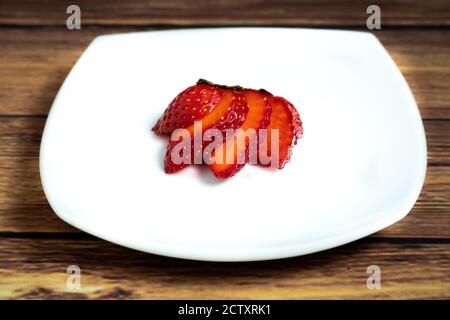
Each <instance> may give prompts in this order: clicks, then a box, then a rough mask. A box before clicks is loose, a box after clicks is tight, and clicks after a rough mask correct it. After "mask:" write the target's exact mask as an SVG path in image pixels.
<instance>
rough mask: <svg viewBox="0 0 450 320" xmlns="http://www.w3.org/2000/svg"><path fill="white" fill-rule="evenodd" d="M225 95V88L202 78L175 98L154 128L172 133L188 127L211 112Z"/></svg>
mask: <svg viewBox="0 0 450 320" xmlns="http://www.w3.org/2000/svg"><path fill="white" fill-rule="evenodd" d="M223 95H224V88H222V87H220V86H217V85H213V84H212V83H209V82H207V81H205V80H202V79H200V80H199V81H198V82H197V84H196V85H194V86H191V87H189V88H187V89H186V90H184V91H183V92H181V93H180V94H178V95H177V96H176V97H175V99H173V101H172V102H171V103H170V104H169V106H168V107H167V109H166V110H165V111H164V114H163V115H162V116H161V117H160V118H159V120H158V122H157V123H156V124H155V126H154V127H153V129H152V130H153V131H154V132H155V133H156V134H158V135H170V134H171V133H172V132H173V131H174V130H175V129H178V128H187V127H189V126H190V125H192V124H193V123H194V122H195V121H197V120H201V119H203V118H204V117H205V116H206V115H208V114H209V113H211V112H212V111H213V110H214V109H215V108H216V107H217V105H218V104H219V102H220V101H221V100H222V98H223Z"/></svg>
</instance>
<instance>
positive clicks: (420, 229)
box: [0, 118, 450, 238]
mask: <svg viewBox="0 0 450 320" xmlns="http://www.w3.org/2000/svg"><path fill="white" fill-rule="evenodd" d="M44 122H45V119H40V118H0V172H1V175H0V232H65V231H68V232H75V231H77V230H76V229H75V228H72V227H70V226H68V225H67V224H65V223H64V222H62V221H61V220H60V219H58V218H57V217H56V216H55V215H54V214H53V213H52V210H51V209H50V207H49V206H48V204H47V200H46V199H45V196H44V194H43V191H42V187H41V183H40V178H39V168H38V160H39V143H40V137H41V133H42V130H43V127H44ZM425 129H426V132H427V136H428V148H429V150H428V155H429V157H428V159H429V164H430V165H431V167H429V168H428V175H427V179H426V183H425V186H424V188H423V191H422V194H421V197H420V199H419V200H418V202H417V204H416V206H415V207H414V209H413V210H412V212H411V213H410V214H409V215H408V216H407V217H406V218H405V219H404V220H402V221H401V222H399V223H397V224H395V225H394V226H392V227H390V228H388V229H386V230H384V231H382V232H381V233H379V234H377V236H389V237H416V236H417V237H430V238H433V237H450V167H449V166H448V165H450V143H449V136H450V135H449V133H450V121H432V120H429V121H425ZM434 165H439V166H437V167H436V166H434ZM443 165H445V166H443Z"/></svg>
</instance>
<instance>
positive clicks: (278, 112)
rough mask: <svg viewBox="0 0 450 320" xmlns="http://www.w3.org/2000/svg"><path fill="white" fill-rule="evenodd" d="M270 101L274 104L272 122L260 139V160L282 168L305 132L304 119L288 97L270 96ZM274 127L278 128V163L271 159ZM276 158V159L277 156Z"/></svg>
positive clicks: (264, 164) (267, 164) (264, 163)
mask: <svg viewBox="0 0 450 320" xmlns="http://www.w3.org/2000/svg"><path fill="white" fill-rule="evenodd" d="M269 101H270V104H271V105H272V114H271V116H270V124H269V126H268V127H267V135H266V136H265V137H264V138H263V139H262V140H261V141H259V143H260V145H259V149H258V153H259V154H258V162H259V164H260V165H262V166H267V167H268V166H271V165H273V166H275V167H278V168H279V169H282V168H283V167H284V165H285V164H286V163H287V162H288V161H289V159H290V157H291V154H292V148H293V146H294V145H295V144H297V139H299V138H301V136H302V134H303V128H302V121H301V120H300V116H299V114H298V112H297V110H296V109H295V107H294V106H293V105H292V103H290V102H289V101H287V100H286V99H284V98H282V97H274V96H270V97H269ZM273 129H278V159H277V160H278V161H277V162H278V164H277V163H272V161H271V160H270V157H271V156H272V153H271V148H272V141H271V138H272V132H273V131H272V130H273ZM274 148H276V146H274ZM265 156H267V158H266V157H265ZM274 159H276V157H275V156H274Z"/></svg>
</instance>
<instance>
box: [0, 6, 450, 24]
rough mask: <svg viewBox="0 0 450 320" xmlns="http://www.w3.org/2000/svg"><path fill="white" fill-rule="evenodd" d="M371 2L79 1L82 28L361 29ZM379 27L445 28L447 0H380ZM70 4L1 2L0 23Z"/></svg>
mask: <svg viewBox="0 0 450 320" xmlns="http://www.w3.org/2000/svg"><path fill="white" fill-rule="evenodd" d="M373 3H374V2H371V1H361V0H336V1H326V0H316V1H305V0H221V1H209V0H145V1H136V0H133V1H89V0H78V1H76V4H77V5H79V6H80V8H81V12H82V23H83V24H85V25H88V24H96V25H105V24H106V25H161V24H172V25H183V26H190V25H199V24H203V25H204V24H214V25H240V24H245V25H274V24H275V25H316V26H320V25H361V26H365V24H366V19H367V17H368V15H367V13H366V10H367V7H368V6H369V5H371V4H373ZM375 3H376V4H377V5H379V6H380V8H381V13H382V24H383V25H384V26H389V25H412V26H420V25H450V14H449V12H450V4H449V2H448V1H446V0H433V1H418V0H380V1H376V2H375ZM70 4H73V2H71V1H60V0H46V1H43V0H37V1H35V0H10V1H7V0H5V1H2V2H0V23H2V24H14V25H64V24H65V20H66V18H67V14H66V8H67V7H68V6H69V5H70Z"/></svg>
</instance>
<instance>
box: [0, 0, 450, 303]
mask: <svg viewBox="0 0 450 320" xmlns="http://www.w3.org/2000/svg"><path fill="white" fill-rule="evenodd" d="M74 2H75V3H76V4H78V5H79V6H80V7H81V11H82V29H81V30H79V31H69V30H67V29H66V26H65V20H66V17H67V14H66V8H67V6H68V5H69V4H72V3H71V2H70V3H69V2H68V1H59V0H48V1H45V2H44V1H33V0H16V1H12V0H11V1H7V0H4V1H1V2H0V298H62V299H84V298H118V299H122V298H138V299H139V298H151V299H153V298H155V299H160V298H181V299H183V298H225V299H227V298H253V299H260V298H261V299H262V298H265V299H283V298H287V299H291V298H293V299H303V298H355V299H361V298H395V299H397V298H450V158H449V156H450V2H449V1H448V0H429V1H413V0H408V1H377V4H378V5H379V6H380V7H381V14H382V30H379V31H375V32H374V33H375V34H376V36H377V37H378V38H379V39H380V40H381V42H382V43H383V44H384V45H385V47H386V48H387V50H388V51H389V52H390V54H391V55H392V57H393V58H394V60H395V61H396V63H397V64H398V65H399V67H400V69H401V71H402V72H403V74H404V76H405V77H406V79H407V81H408V83H409V85H410V87H411V89H412V91H413V93H414V95H415V98H416V100H417V103H418V104H419V106H420V112H421V115H422V117H423V120H424V125H425V129H426V134H427V142H428V172H427V178H426V182H425V186H424V188H423V191H422V194H421V196H420V198H419V200H418V201H417V203H416V205H415V207H414V209H413V210H412V212H411V213H410V214H409V215H408V216H407V217H406V218H405V219H403V220H402V221H401V222H399V223H397V224H395V225H393V226H391V227H389V228H387V229H385V230H383V231H381V232H379V233H377V234H374V235H372V236H370V237H368V238H365V239H362V240H360V241H357V242H355V243H352V244H348V245H345V246H342V247H339V248H336V249H332V250H328V251H326V252H321V253H317V254H312V255H308V256H304V257H297V258H291V259H284V260H278V261H266V262H255V263H233V264H225V263H205V262H194V261H185V260H177V259H170V258H164V257H160V256H156V255H151V254H145V253H140V252H137V251H133V250H129V249H126V248H123V247H120V246H117V245H113V244H110V243H108V242H105V241H102V240H99V239H96V238H94V237H92V236H89V235H87V234H85V233H82V232H80V231H79V230H76V229H75V228H73V227H71V226H69V225H67V224H65V223H64V222H62V221H61V220H59V219H58V218H57V217H56V216H55V215H54V214H53V212H52V210H51V209H50V207H49V206H48V204H47V201H46V199H45V197H44V194H43V192H42V188H41V184H40V180H39V171H38V170H39V169H38V158H39V144H40V139H41V133H42V129H43V127H44V123H45V120H46V116H47V113H48V111H49V108H50V106H51V104H52V100H53V98H54V97H55V94H56V92H57V90H58V88H59V86H60V85H61V83H62V81H63V80H64V78H65V76H66V75H67V73H68V72H69V70H70V68H71V67H72V66H73V64H74V62H75V61H76V59H77V58H78V57H79V56H80V54H81V52H82V51H83V50H84V48H85V47H86V46H87V45H88V44H89V42H90V41H91V40H92V39H93V38H94V37H95V36H97V35H99V34H106V33H117V32H126V31H135V30H139V31H142V30H157V29H167V28H180V27H185V26H189V27H191V26H195V27H197V26H199V27H203V26H219V25H220V26H222V25H223V26H232V25H239V26H241V25H255V26H291V27H294V26H303V27H304V26H307V27H320V28H322V27H325V28H340V29H358V30H365V23H366V18H367V14H366V8H367V6H368V5H369V4H370V3H371V2H370V1H369V2H365V1H352V0H338V1H335V2H333V4H328V3H327V1H320V0H319V1H314V2H313V1H311V3H307V2H306V1H302V0H299V1H295V0H281V1H275V0H269V1H259V0H240V1H230V0H223V1H217V2H216V3H214V1H206V0H189V1H181V0H177V1H163V0H160V1H150V0H147V1H132V0H129V1H122V2H120V3H116V4H113V3H112V1H108V3H106V1H87V0H77V1H74ZM80 130H82V128H80ZM372 264H375V265H378V266H380V268H381V272H382V282H381V284H382V287H381V289H379V290H369V289H367V287H366V279H367V276H368V274H367V273H366V268H367V267H368V266H369V265H372ZM69 265H79V266H80V267H81V272H82V278H81V289H80V290H78V291H77V290H75V291H71V290H68V289H66V279H67V274H66V268H67V266H69Z"/></svg>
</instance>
